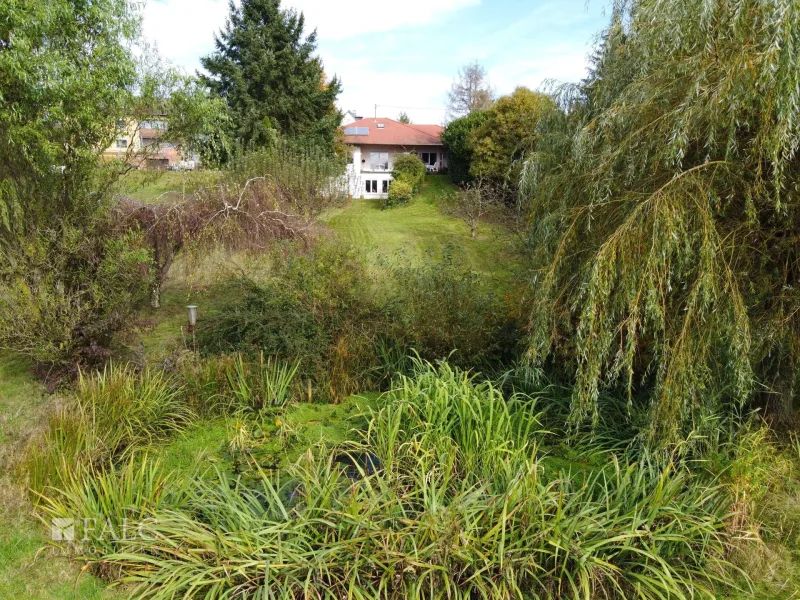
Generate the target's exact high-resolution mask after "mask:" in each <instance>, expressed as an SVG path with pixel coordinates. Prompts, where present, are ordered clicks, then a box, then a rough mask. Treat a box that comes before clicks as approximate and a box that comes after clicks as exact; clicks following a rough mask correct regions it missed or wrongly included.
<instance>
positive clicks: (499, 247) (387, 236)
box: [324, 175, 513, 280]
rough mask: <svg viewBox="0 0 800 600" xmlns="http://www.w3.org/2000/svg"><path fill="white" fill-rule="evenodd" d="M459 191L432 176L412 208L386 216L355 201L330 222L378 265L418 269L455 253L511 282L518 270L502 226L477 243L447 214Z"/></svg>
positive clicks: (376, 204) (375, 204)
mask: <svg viewBox="0 0 800 600" xmlns="http://www.w3.org/2000/svg"><path fill="white" fill-rule="evenodd" d="M453 190H454V187H453V185H452V184H451V183H450V181H449V180H448V178H447V176H445V175H428V176H427V178H426V181H425V183H424V184H423V186H422V189H421V190H420V193H419V194H418V195H417V196H416V197H414V198H413V199H412V200H411V202H410V203H408V204H407V205H403V206H398V207H394V208H390V209H386V210H383V209H382V208H381V201H380V200H363V199H359V198H354V199H352V200H350V201H349V202H348V204H347V205H346V206H344V207H342V208H338V209H336V210H332V211H330V212H329V213H328V214H327V215H326V217H325V219H324V220H325V221H326V222H327V224H328V225H329V226H330V227H331V228H332V229H333V230H334V231H336V232H337V233H338V234H339V235H340V236H341V237H342V239H343V240H346V241H348V242H350V243H351V244H353V245H354V246H356V247H358V248H361V249H363V250H364V252H365V254H366V255H367V256H368V257H369V258H370V259H371V260H372V261H379V260H398V261H408V262H411V263H416V264H418V263H419V262H421V261H422V260H424V259H426V258H427V257H429V256H433V257H434V258H437V259H438V258H441V257H442V255H443V254H444V253H445V252H448V251H450V252H457V253H458V254H459V255H462V256H463V258H464V259H465V260H466V262H467V264H468V265H469V266H470V267H471V268H472V269H474V270H475V271H476V272H478V273H480V274H481V275H483V276H485V277H487V278H491V279H493V280H505V279H507V278H508V276H509V271H508V268H509V266H511V265H512V264H513V253H512V247H513V245H512V243H511V242H512V236H511V234H510V233H509V232H508V230H507V229H505V228H503V227H501V226H498V225H491V224H486V225H483V226H482V227H480V228H479V230H478V235H477V236H476V238H475V239H472V238H471V237H470V233H469V228H468V227H467V225H466V223H464V222H463V221H461V220H459V219H457V218H454V217H451V216H448V215H446V214H444V213H443V212H442V210H441V204H442V202H443V201H444V200H445V198H446V195H447V194H449V193H452V192H453Z"/></svg>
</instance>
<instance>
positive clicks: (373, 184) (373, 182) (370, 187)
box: [367, 179, 378, 194]
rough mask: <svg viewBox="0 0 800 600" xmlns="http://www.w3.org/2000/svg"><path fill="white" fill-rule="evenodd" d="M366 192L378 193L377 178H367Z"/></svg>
mask: <svg viewBox="0 0 800 600" xmlns="http://www.w3.org/2000/svg"><path fill="white" fill-rule="evenodd" d="M367 193H368V194H377V193H378V180H377V179H367Z"/></svg>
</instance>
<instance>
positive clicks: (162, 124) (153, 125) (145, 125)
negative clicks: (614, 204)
mask: <svg viewBox="0 0 800 600" xmlns="http://www.w3.org/2000/svg"><path fill="white" fill-rule="evenodd" d="M141 128H142V129H166V128H167V122H166V121H142V124H141Z"/></svg>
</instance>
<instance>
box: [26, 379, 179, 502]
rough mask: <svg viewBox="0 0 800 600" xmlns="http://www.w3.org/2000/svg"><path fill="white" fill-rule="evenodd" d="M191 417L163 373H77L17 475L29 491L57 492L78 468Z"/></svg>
mask: <svg viewBox="0 0 800 600" xmlns="http://www.w3.org/2000/svg"><path fill="white" fill-rule="evenodd" d="M193 419H194V414H193V413H192V411H191V410H190V409H189V407H188V406H187V404H186V401H185V396H184V394H183V389H182V386H181V385H180V384H179V383H178V382H177V381H176V380H175V379H173V378H172V377H170V376H168V375H166V374H164V372H163V371H160V370H157V369H152V368H147V369H145V370H143V371H142V372H141V373H136V372H134V371H133V370H132V369H131V368H130V367H127V366H126V367H120V366H116V365H113V364H112V365H109V366H108V367H106V368H105V369H104V370H103V371H102V372H98V373H95V374H93V375H86V374H81V376H80V378H79V380H78V387H77V390H76V393H75V399H74V402H71V403H68V404H66V405H64V406H62V407H61V408H60V409H59V411H58V412H56V413H55V414H54V415H53V416H52V417H51V418H50V422H49V424H48V427H47V428H46V429H45V431H44V433H43V434H42V436H41V438H40V439H39V440H37V441H36V442H34V443H33V444H32V445H31V446H30V447H29V449H28V452H27V455H26V457H25V459H24V461H23V464H22V471H23V472H24V473H25V474H27V476H28V478H29V485H30V487H31V489H32V490H34V491H35V492H41V491H42V490H44V489H45V488H47V487H57V488H60V487H62V486H63V485H64V484H65V481H66V480H65V478H68V477H69V476H70V473H71V472H72V471H74V470H76V469H79V468H80V467H81V466H90V467H92V468H101V467H103V466H105V465H108V464H111V463H113V462H115V461H120V460H123V459H125V458H127V457H129V456H131V455H132V454H133V453H135V452H136V451H138V450H140V449H142V448H145V447H147V446H150V445H152V444H155V443H157V442H160V441H163V440H166V439H169V438H170V437H172V436H174V435H176V434H178V433H180V432H181V431H183V430H184V429H185V428H186V427H188V426H189V425H190V423H191V422H192V421H193Z"/></svg>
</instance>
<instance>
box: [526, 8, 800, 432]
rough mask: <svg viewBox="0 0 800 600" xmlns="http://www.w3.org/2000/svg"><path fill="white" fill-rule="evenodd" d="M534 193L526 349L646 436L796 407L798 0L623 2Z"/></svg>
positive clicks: (599, 409) (560, 113)
mask: <svg viewBox="0 0 800 600" xmlns="http://www.w3.org/2000/svg"><path fill="white" fill-rule="evenodd" d="M556 96H557V98H558V100H559V105H560V109H559V110H557V111H554V113H553V114H551V115H550V117H549V118H548V119H547V121H546V122H545V123H544V124H543V125H542V129H543V132H542V134H541V138H540V142H539V144H538V147H537V152H536V154H535V155H532V157H531V158H530V160H529V161H528V162H527V164H526V166H525V169H524V171H523V174H522V178H521V188H522V190H523V191H524V193H525V194H526V198H527V199H528V200H529V201H530V211H531V218H532V220H531V223H532V225H531V247H532V255H533V260H534V265H535V269H534V273H535V276H534V281H533V290H534V292H533V296H534V300H533V309H532V316H531V330H532V337H531V345H530V348H529V354H530V357H531V358H532V359H533V360H535V361H543V360H546V359H548V357H549V358H553V357H556V358H558V359H561V360H564V361H565V364H567V365H569V372H570V373H571V374H574V378H575V379H574V392H573V405H572V419H573V421H574V423H576V424H579V423H584V422H590V421H592V420H594V421H596V420H597V419H599V418H600V417H601V416H602V414H603V397H604V394H603V392H604V391H605V390H609V389H611V390H613V391H615V392H619V391H621V390H624V391H626V392H627V394H628V399H629V403H630V404H631V405H634V404H636V405H637V406H639V405H643V406H644V408H646V410H647V414H648V415H649V422H650V426H649V428H648V434H649V436H650V438H651V439H652V440H657V441H660V442H670V441H675V440H677V439H680V436H681V435H684V434H685V433H686V431H687V430H688V429H689V428H691V427H693V426H695V425H697V422H698V420H699V419H701V418H702V416H703V415H705V414H708V411H712V410H713V411H716V410H719V409H720V408H722V409H726V410H733V409H736V408H740V407H742V406H745V405H747V404H748V403H751V402H754V401H760V402H763V403H764V404H765V405H766V406H768V408H770V409H771V410H772V411H773V413H776V414H781V413H782V414H783V415H786V414H787V412H790V411H791V403H792V398H793V396H794V394H795V385H796V381H797V373H798V366H800V362H799V359H800V343H799V342H800V288H799V287H798V286H799V285H800V280H799V279H800V262H798V259H799V258H800V177H799V176H800V160H799V159H798V155H797V151H798V144H799V143H800V2H798V0H622V1H618V2H616V3H615V5H614V7H613V10H612V18H611V23H610V25H609V27H608V29H607V30H606V31H605V32H604V33H603V35H602V37H601V41H600V44H599V47H598V51H597V52H596V55H595V56H594V60H593V68H592V72H591V74H590V76H589V77H588V79H587V80H585V81H583V82H582V83H581V84H580V85H577V86H572V87H566V88H561V89H559V90H558V92H557V94H556Z"/></svg>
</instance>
